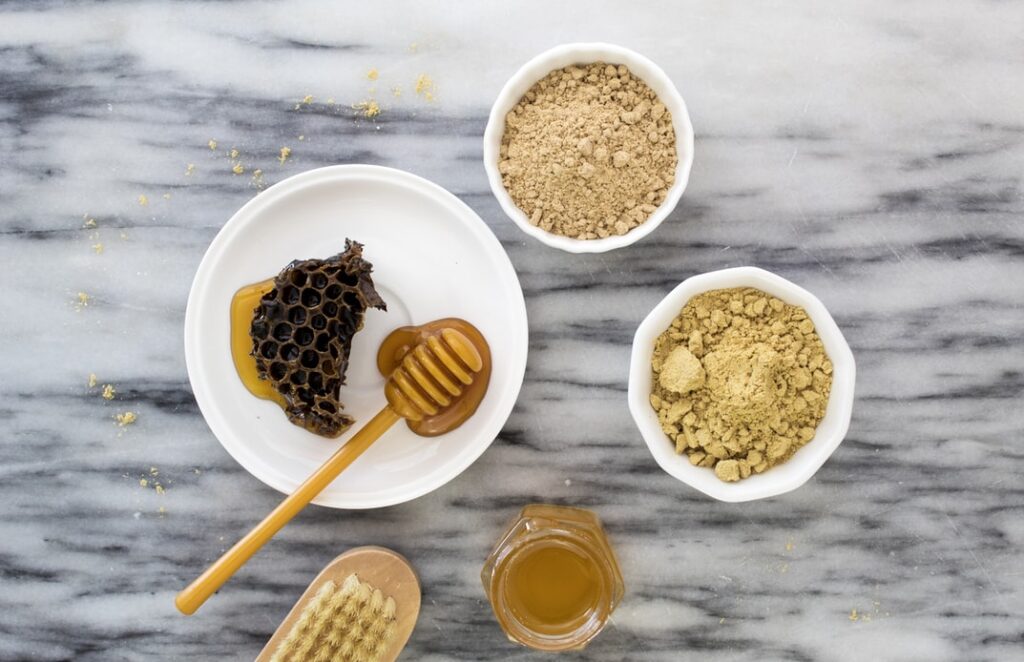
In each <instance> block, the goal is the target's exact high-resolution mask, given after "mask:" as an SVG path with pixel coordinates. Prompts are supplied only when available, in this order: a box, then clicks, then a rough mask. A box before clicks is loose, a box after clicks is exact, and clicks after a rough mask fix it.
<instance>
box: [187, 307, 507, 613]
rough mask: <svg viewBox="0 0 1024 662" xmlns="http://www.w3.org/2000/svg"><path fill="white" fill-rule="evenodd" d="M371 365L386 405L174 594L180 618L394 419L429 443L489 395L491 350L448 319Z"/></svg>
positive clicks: (390, 340)
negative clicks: (427, 438)
mask: <svg viewBox="0 0 1024 662" xmlns="http://www.w3.org/2000/svg"><path fill="white" fill-rule="evenodd" d="M377 365H378V368H380V370H381V373H382V374H386V375H388V378H387V382H386V383H385V385H384V395H385V397H386V398H387V401H388V404H387V405H386V406H385V407H384V408H383V409H381V410H380V412H379V413H378V414H377V415H376V416H374V417H373V418H372V419H370V421H369V422H367V423H366V425H364V426H363V427H362V429H360V430H359V432H357V433H355V435H353V436H352V438H351V439H349V440H348V442H346V443H345V445H343V446H342V447H341V448H339V449H338V450H337V452H335V453H334V455H332V456H331V457H330V459H328V460H327V461H326V462H324V464H323V465H322V466H321V467H320V468H319V469H317V470H316V471H315V472H314V473H313V475H311V476H310V477H309V478H307V479H306V480H305V482H303V483H302V484H301V485H299V487H298V488H297V489H296V490H295V491H294V492H292V493H291V494H290V495H289V496H288V497H286V498H285V499H284V501H282V502H281V504H280V505H279V506H278V507H277V508H275V509H274V510H273V511H271V512H270V514H269V515H267V516H266V517H265V518H264V519H263V521H262V522H260V523H259V524H257V525H256V527H255V528H253V529H252V531H250V532H249V533H248V534H246V535H245V537H244V538H242V539H241V540H239V541H238V542H237V543H235V546H234V547H232V548H231V549H229V550H228V551H227V552H225V553H224V555H223V556H221V557H220V558H219V559H217V560H216V561H215V562H214V563H213V565H211V566H210V567H209V568H207V569H206V571H205V572H204V573H203V574H201V575H200V576H199V577H197V578H196V580H195V581H193V582H192V583H191V584H189V585H188V586H187V587H185V589H184V590H182V591H181V592H180V593H178V596H177V597H176V598H175V599H174V604H175V605H176V606H177V607H178V610H179V611H181V612H182V613H183V614H192V613H194V612H195V610H196V609H198V608H199V607H200V606H201V605H202V604H203V603H204V602H206V600H207V598H209V597H210V596H211V595H213V593H214V592H216V591H217V590H218V589H219V588H220V587H221V586H222V585H223V584H224V583H225V582H226V581H227V580H228V579H230V578H231V576H232V575H233V574H234V573H235V572H236V571H237V570H238V569H239V568H241V567H242V565H244V564H245V562H246V561H248V560H249V558H250V557H251V556H252V555H253V554H255V553H256V552H257V551H258V550H259V549H260V547H262V546H263V545H264V544H265V543H266V542H267V541H268V540H270V539H271V538H272V537H273V536H274V534H275V533H277V532H278V531H280V530H281V528H282V527H283V526H284V525H285V524H287V523H288V522H289V521H291V519H292V518H293V517H295V516H296V515H297V514H298V513H299V512H300V511H301V510H302V509H303V508H305V507H306V506H307V505H308V504H309V502H310V501H312V500H313V499H314V498H315V497H316V496H317V495H318V494H320V492H322V491H323V490H324V488H326V487H327V486H328V485H330V484H331V482H332V481H333V480H334V479H335V478H337V477H338V475H339V474H340V473H341V472H342V471H344V470H345V469H347V468H348V466H349V465H350V464H352V462H354V461H355V460H356V458H358V457H359V456H360V455H362V453H363V452H364V451H365V450H366V449H367V448H369V447H370V445H371V444H372V443H373V442H375V441H377V439H378V438H379V437H380V436H381V435H382V434H384V433H385V432H386V431H387V430H388V428H390V427H391V426H392V425H394V424H395V423H397V422H398V421H399V420H401V419H403V418H404V419H406V421H407V422H408V424H409V427H410V429H412V430H413V432H416V433H417V434H421V435H424V436H433V435H437V434H442V433H443V432H447V431H448V430H451V429H454V428H455V427H458V425H460V424H461V423H462V422H463V421H465V420H466V419H467V418H469V416H470V415H472V413H473V412H474V411H476V408H477V406H478V405H479V404H480V401H481V400H482V399H483V395H484V392H485V391H486V390H487V383H488V381H489V379H490V368H491V366H490V349H489V348H488V346H487V341H486V340H484V337H483V335H482V334H481V333H480V332H479V331H478V330H477V329H476V327H474V326H473V325H472V324H470V323H469V322H466V321H464V320H460V319H454V318H449V319H442V320H436V321H434V322H430V323H428V324H424V325H422V326H418V327H402V328H400V329H397V330H395V331H394V332H392V333H391V335H389V336H388V337H387V338H385V339H384V342H383V343H381V348H380V351H379V352H378V354H377Z"/></svg>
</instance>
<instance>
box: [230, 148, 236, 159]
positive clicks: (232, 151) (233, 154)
mask: <svg viewBox="0 0 1024 662" xmlns="http://www.w3.org/2000/svg"><path fill="white" fill-rule="evenodd" d="M231 158H233V159H237V158H238V150H237V149H235V148H234V147H232V148H231Z"/></svg>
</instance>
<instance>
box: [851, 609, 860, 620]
mask: <svg viewBox="0 0 1024 662" xmlns="http://www.w3.org/2000/svg"><path fill="white" fill-rule="evenodd" d="M850 620H851V621H854V622H857V621H859V620H860V616H859V615H858V614H857V610H856V609H851V610H850Z"/></svg>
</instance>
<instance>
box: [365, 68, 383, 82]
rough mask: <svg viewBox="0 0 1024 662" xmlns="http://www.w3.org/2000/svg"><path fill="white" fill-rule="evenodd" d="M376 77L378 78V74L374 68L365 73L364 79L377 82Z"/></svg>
mask: <svg viewBox="0 0 1024 662" xmlns="http://www.w3.org/2000/svg"><path fill="white" fill-rule="evenodd" d="M378 76H380V72H378V71H377V68H376V67H374V68H373V69H370V70H369V71H367V72H366V77H367V78H369V79H370V80H377V77H378Z"/></svg>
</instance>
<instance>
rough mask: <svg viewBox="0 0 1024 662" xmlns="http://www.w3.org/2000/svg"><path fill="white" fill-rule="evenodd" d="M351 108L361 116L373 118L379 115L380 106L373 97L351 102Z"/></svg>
mask: <svg viewBox="0 0 1024 662" xmlns="http://www.w3.org/2000/svg"><path fill="white" fill-rule="evenodd" d="M352 108H353V109H354V110H357V111H359V114H360V115H362V116H363V117H367V118H373V117H376V116H377V115H380V106H379V105H378V104H377V102H376V101H374V100H373V99H367V100H366V101H360V102H359V103H355V104H352Z"/></svg>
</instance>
